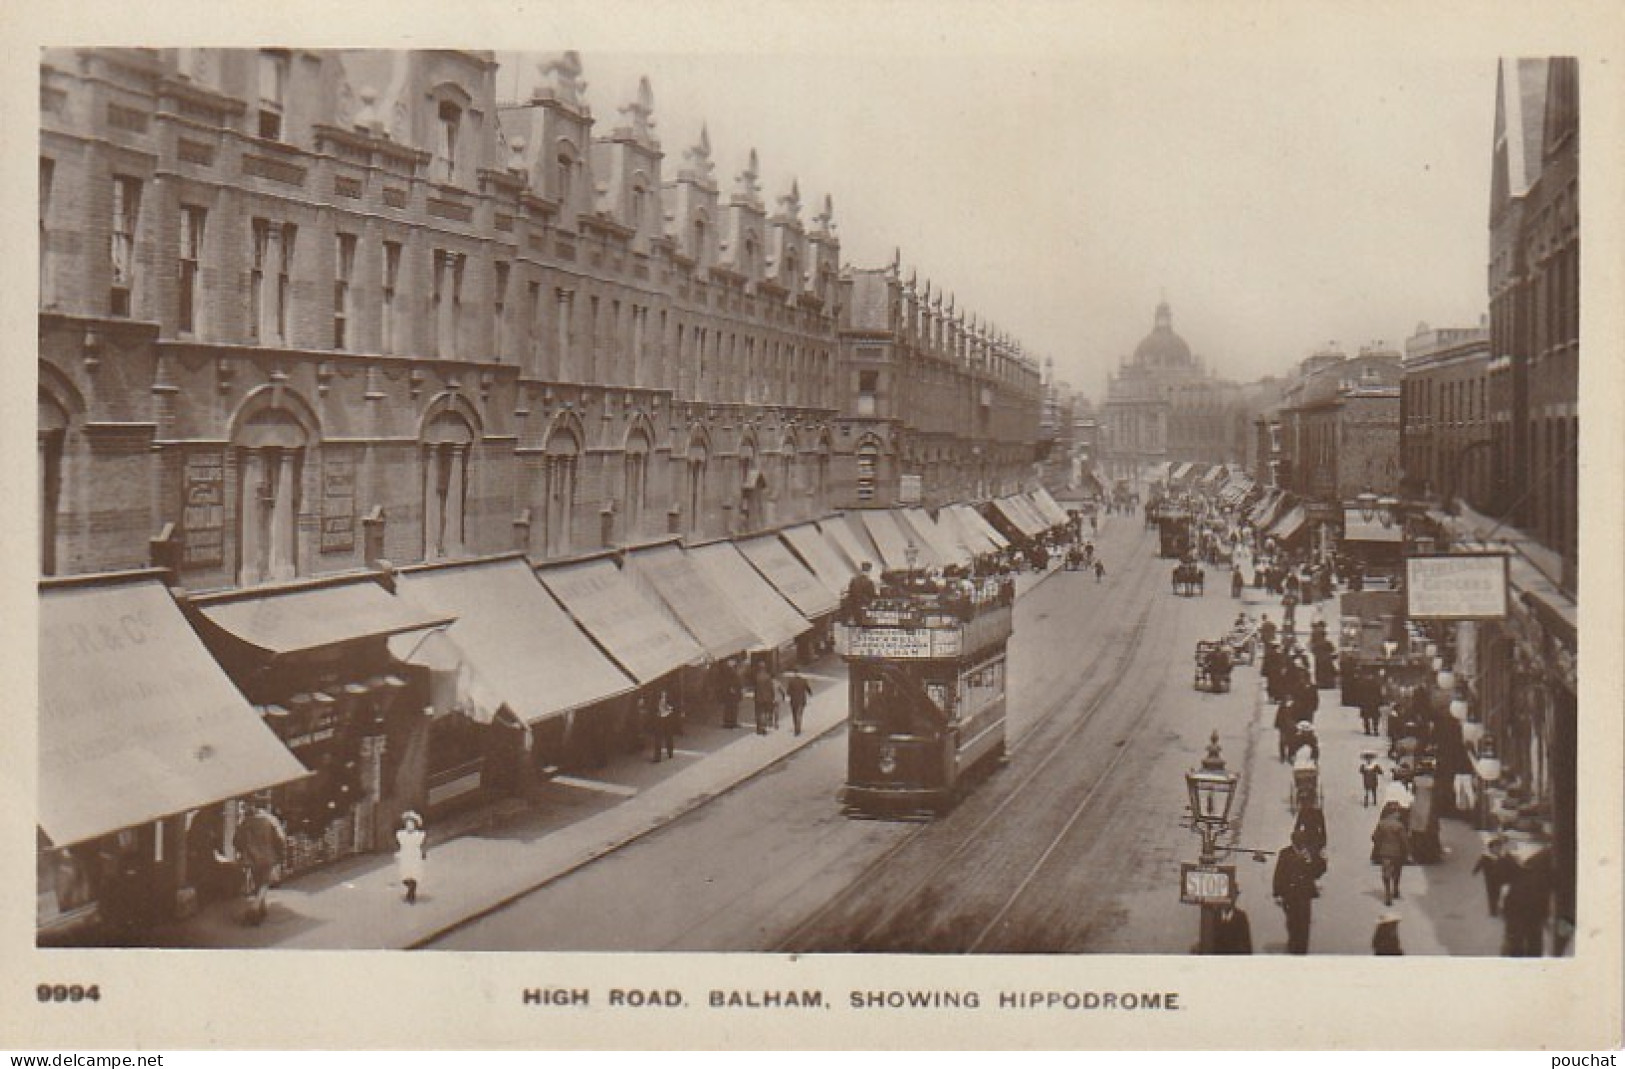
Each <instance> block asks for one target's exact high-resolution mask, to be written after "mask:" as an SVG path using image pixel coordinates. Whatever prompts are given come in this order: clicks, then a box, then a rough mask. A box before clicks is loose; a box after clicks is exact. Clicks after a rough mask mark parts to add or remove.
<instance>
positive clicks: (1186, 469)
mask: <svg viewBox="0 0 1625 1069" xmlns="http://www.w3.org/2000/svg"><path fill="white" fill-rule="evenodd" d="M1190 473H1191V466H1190V465H1189V464H1187V463H1181V464H1180V465H1179V466H1178V467H1176V468H1174V470H1173V471H1172V472H1171V473H1169V475H1168V481H1169V482H1171V483H1177V482H1183V481H1184V479H1185V476H1187V475H1189V474H1190Z"/></svg>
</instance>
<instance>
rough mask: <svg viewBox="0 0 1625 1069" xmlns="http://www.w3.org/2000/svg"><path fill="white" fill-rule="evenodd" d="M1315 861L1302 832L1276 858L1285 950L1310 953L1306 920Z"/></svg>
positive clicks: (1276, 886)
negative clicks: (1284, 926)
mask: <svg viewBox="0 0 1625 1069" xmlns="http://www.w3.org/2000/svg"><path fill="white" fill-rule="evenodd" d="M1318 867H1319V866H1318V865H1317V863H1316V861H1315V857H1314V855H1313V854H1312V853H1311V852H1310V850H1309V845H1308V843H1307V842H1306V841H1305V840H1304V838H1303V835H1302V834H1301V833H1299V834H1294V835H1293V836H1292V845H1291V846H1289V847H1287V848H1286V849H1285V850H1282V851H1281V856H1280V857H1279V858H1278V859H1277V860H1276V862H1275V880H1274V887H1273V891H1274V894H1275V901H1276V903H1277V904H1278V905H1279V906H1280V907H1281V909H1282V910H1284V911H1285V912H1286V952H1287V953H1288V954H1307V953H1309V923H1310V920H1311V916H1310V914H1311V910H1312V905H1313V903H1314V900H1315V895H1316V894H1317V893H1318V892H1317V891H1316V890H1315V879H1316V877H1317V875H1318V872H1317V869H1318Z"/></svg>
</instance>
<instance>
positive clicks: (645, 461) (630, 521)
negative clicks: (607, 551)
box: [621, 433, 649, 537]
mask: <svg viewBox="0 0 1625 1069" xmlns="http://www.w3.org/2000/svg"><path fill="white" fill-rule="evenodd" d="M622 476H623V486H622V493H621V501H622V505H623V508H624V510H625V513H626V533H627V535H628V537H631V536H635V535H636V534H637V533H638V532H639V531H640V530H641V529H642V527H643V507H644V503H645V501H646V500H647V499H648V495H649V439H648V438H647V437H645V436H644V435H643V434H642V433H638V434H634V435H633V436H632V437H630V438H628V439H627V441H626V456H625V459H624V460H623V462H622Z"/></svg>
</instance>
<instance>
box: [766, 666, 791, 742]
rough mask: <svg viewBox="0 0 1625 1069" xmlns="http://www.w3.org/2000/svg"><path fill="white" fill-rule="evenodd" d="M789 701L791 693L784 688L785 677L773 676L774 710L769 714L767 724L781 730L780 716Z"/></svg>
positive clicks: (775, 729)
mask: <svg viewBox="0 0 1625 1069" xmlns="http://www.w3.org/2000/svg"><path fill="white" fill-rule="evenodd" d="M788 701H789V694H788V693H787V692H786V691H785V689H784V678H783V677H782V676H774V677H773V710H772V712H771V713H769V714H768V720H767V726H768V727H770V728H772V729H773V730H774V731H777V730H779V717H780V715H781V714H782V713H783V712H784V706H785V704H786V703H787V702H788Z"/></svg>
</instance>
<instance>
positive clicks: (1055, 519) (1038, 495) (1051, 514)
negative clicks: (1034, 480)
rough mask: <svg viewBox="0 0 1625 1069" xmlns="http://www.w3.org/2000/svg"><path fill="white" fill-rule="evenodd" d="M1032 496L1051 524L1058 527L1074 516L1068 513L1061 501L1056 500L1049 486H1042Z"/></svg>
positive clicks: (1034, 502)
mask: <svg viewBox="0 0 1625 1069" xmlns="http://www.w3.org/2000/svg"><path fill="white" fill-rule="evenodd" d="M1032 496H1033V504H1035V505H1037V506H1038V511H1039V512H1041V513H1042V514H1043V516H1044V518H1045V519H1046V520H1048V521H1049V522H1050V526H1052V527H1058V526H1060V525H1062V524H1065V523H1067V522H1068V521H1069V520H1071V518H1072V517H1070V516H1068V515H1067V514H1066V509H1064V508H1062V507H1061V505H1060V502H1058V501H1056V500H1055V497H1054V495H1053V494H1051V493H1050V492H1049V488H1048V487H1044V486H1040V487H1039V488H1038V489H1036V490H1034V491H1033V495H1032Z"/></svg>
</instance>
